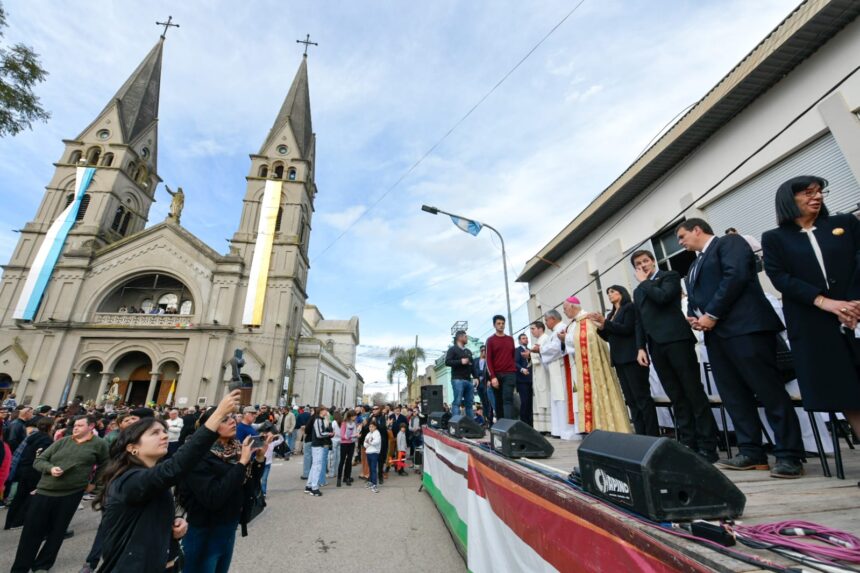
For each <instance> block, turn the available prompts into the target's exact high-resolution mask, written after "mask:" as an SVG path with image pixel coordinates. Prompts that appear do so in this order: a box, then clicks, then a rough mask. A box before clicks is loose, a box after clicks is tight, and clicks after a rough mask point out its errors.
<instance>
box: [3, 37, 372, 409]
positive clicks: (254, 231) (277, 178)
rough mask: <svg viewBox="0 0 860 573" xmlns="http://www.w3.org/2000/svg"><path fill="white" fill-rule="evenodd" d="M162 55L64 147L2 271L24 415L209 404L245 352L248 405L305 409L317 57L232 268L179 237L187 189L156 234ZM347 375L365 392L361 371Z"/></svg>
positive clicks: (284, 116) (7, 331) (235, 239)
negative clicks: (40, 410)
mask: <svg viewBox="0 0 860 573" xmlns="http://www.w3.org/2000/svg"><path fill="white" fill-rule="evenodd" d="M163 50H164V38H163V37H162V38H161V39H160V40H159V41H158V42H157V43H156V45H155V46H154V47H153V48H152V50H151V51H150V52H149V53H148V54H147V55H146V57H145V58H144V59H143V61H142V62H141V63H140V65H139V66H138V67H137V69H135V70H134V72H133V73H132V74H131V76H130V77H129V78H128V80H127V81H126V82H125V83H124V84H123V85H122V86H121V87H120V88H119V91H118V92H117V93H116V95H115V96H114V97H113V98H111V99H110V101H108V103H107V105H106V106H105V107H104V109H103V110H102V111H101V112H99V113H98V115H97V116H96V117H95V119H94V120H93V121H92V123H90V125H88V126H87V127H86V128H85V129H84V130H83V131H82V132H81V133H80V134H78V135H77V136H76V137H74V138H73V139H68V140H64V143H65V150H64V152H63V155H62V156H61V157H60V158H59V159H58V161H57V162H56V163H55V164H54V165H55V166H56V169H55V171H54V176H53V178H52V179H51V181H50V183H49V184H48V186H47V188H46V190H45V193H44V196H43V198H42V202H41V205H40V206H39V209H38V211H37V213H36V214H35V217H34V218H33V220H31V221H30V222H28V223H27V224H26V225H24V227H23V228H22V229H21V231H20V238H19V240H18V244H17V247H16V248H15V250H14V253H13V255H12V258H11V260H10V261H9V263H8V264H7V265H6V266H4V267H3V276H2V282H0V309H2V316H1V317H0V392H2V391H5V392H10V391H14V392H15V393H16V394H17V397H18V401H19V402H23V403H30V404H43V403H46V404H52V405H56V404H61V403H65V402H67V401H69V400H72V399H74V398H75V397H77V396H80V397H82V399H83V400H85V401H86V400H96V401H97V402H99V403H101V402H102V401H104V400H106V399H107V400H110V401H123V402H127V403H132V404H143V403H149V402H155V403H158V404H164V403H168V402H169V403H174V404H176V405H177V406H191V405H194V404H212V403H214V402H216V401H217V400H218V399H219V398H220V396H221V395H223V392H224V390H225V388H226V382H227V381H229V380H230V378H231V368H230V365H229V361H230V359H231V358H232V357H233V355H234V352H235V351H236V350H237V349H238V350H241V351H242V353H243V358H244V360H245V364H244V367H243V368H242V374H241V377H242V381H243V394H244V395H243V402H244V403H257V404H262V403H269V404H275V403H278V401H279V400H281V399H283V397H287V396H291V395H293V394H294V392H293V390H292V388H291V386H292V384H291V383H290V381H291V380H292V379H293V375H294V368H295V364H296V359H297V356H296V353H297V351H298V348H299V340H300V339H301V338H302V337H303V336H304V337H305V338H307V337H308V335H309V333H308V332H307V328H305V330H306V331H305V332H303V331H302V330H303V322H304V321H303V315H304V311H305V301H306V300H307V297H308V294H307V290H306V287H307V278H308V268H309V261H308V241H309V237H310V231H311V217H312V214H313V210H314V197H315V196H316V192H317V188H316V185H315V183H314V164H315V135H314V132H313V129H312V124H311V109H310V94H309V88H308V69H307V56H305V57H304V58H303V59H302V62H301V64H300V65H299V69H298V72H297V73H296V75H295V78H294V80H293V82H292V85H291V87H290V89H289V92H288V93H287V96H286V99H285V100H284V103H283V105H282V106H281V108H280V111H279V112H278V114H277V116H276V117H275V121H274V124H273V125H272V127H271V129H270V131H269V133H268V135H267V136H266V137H265V139H264V141H263V143H262V146H261V147H260V148H259V150H257V152H256V153H252V154H251V155H250V165H249V166H248V172H247V177H246V180H247V185H246V189H245V194H244V198H243V200H242V210H241V218H240V219H239V221H238V225H237V228H236V229H235V232H234V233H233V236H232V239H231V240H230V246H229V251H228V252H227V253H226V254H221V253H219V252H217V251H216V250H215V249H213V248H212V247H210V246H208V245H206V244H205V243H204V242H203V241H201V240H200V239H198V238H197V237H195V236H194V234H192V233H191V232H190V231H189V230H187V229H185V228H184V227H183V226H182V225H181V223H180V220H181V214H182V208H183V206H184V193H183V192H182V190H181V188H179V189H176V190H172V189H170V188H169V187H168V188H167V193H169V194H170V195H171V196H172V197H171V208H170V214H169V215H168V217H167V218H166V219H165V220H164V221H162V222H158V223H156V224H153V225H151V226H147V225H148V223H149V215H150V208H151V207H152V204H153V203H154V202H155V200H156V189H157V188H158V184H159V183H160V182H161V178H160V177H159V172H158V154H159V148H158V109H159V94H160V90H161V64H162V53H163ZM236 198H237V205H236V206H237V207H238V194H237V197H236ZM353 321H354V329H353V330H354V336H352V337H351V340H352V341H354V344H358V319H357V318H353ZM310 334H313V333H310ZM349 368H351V369H352V373H351V375H352V380H353V384H354V383H355V379H356V376H355V369H354V361H353V363H352V364H351V365H349ZM301 398H303V397H301ZM301 398H300V400H301Z"/></svg>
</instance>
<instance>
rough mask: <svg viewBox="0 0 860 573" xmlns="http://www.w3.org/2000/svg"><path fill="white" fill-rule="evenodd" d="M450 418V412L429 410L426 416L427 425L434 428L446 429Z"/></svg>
mask: <svg viewBox="0 0 860 573" xmlns="http://www.w3.org/2000/svg"><path fill="white" fill-rule="evenodd" d="M450 419H451V412H431V413H430V417H429V418H427V425H428V426H430V427H431V428H433V429H434V430H447V429H448V421H449V420H450Z"/></svg>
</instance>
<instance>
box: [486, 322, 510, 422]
mask: <svg viewBox="0 0 860 573" xmlns="http://www.w3.org/2000/svg"><path fill="white" fill-rule="evenodd" d="M493 327H494V328H495V329H496V332H495V333H494V334H493V335H492V336H491V337H489V338H488V339H487V372H488V374H489V376H490V386H492V387H493V394H495V397H496V418H497V419H498V418H502V417H504V418H508V419H514V418H516V412H514V389H515V388H516V387H517V365H516V363H515V362H514V339H513V338H512V337H510V336H508V335H507V334H505V317H504V316H502V315H500V314H497V315H496V316H494V317H493ZM502 414H504V416H502Z"/></svg>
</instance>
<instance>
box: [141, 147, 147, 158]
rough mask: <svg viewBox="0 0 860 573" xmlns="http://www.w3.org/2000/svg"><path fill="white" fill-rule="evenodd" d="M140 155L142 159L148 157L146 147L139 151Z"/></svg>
mask: <svg viewBox="0 0 860 573" xmlns="http://www.w3.org/2000/svg"><path fill="white" fill-rule="evenodd" d="M140 155H141V156H142V157H149V148H148V147H144V148H143V149H141V150H140Z"/></svg>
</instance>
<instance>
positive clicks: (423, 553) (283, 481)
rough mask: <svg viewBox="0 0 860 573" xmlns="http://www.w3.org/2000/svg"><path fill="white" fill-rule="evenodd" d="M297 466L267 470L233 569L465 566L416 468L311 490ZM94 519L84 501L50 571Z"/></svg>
mask: <svg viewBox="0 0 860 573" xmlns="http://www.w3.org/2000/svg"><path fill="white" fill-rule="evenodd" d="M301 466H302V459H301V456H298V457H294V458H293V460H291V461H289V462H281V461H276V462H275V464H274V465H273V467H272V470H271V473H270V475H269V496H268V501H269V505H268V507H267V508H266V511H265V512H264V513H263V514H262V515H260V516H259V517H258V518H257V519H255V520H254V522H253V523H251V525H250V526H249V531H248V534H249V535H248V537H246V538H244V539H243V538H241V537H238V536H237V538H236V549H235V553H234V555H233V566H232V567H231V571H237V572H240V573H245V572H249V573H251V572H253V573H266V572H269V571H271V572H275V571H284V570H285V568H289V570H292V571H311V570H313V569H314V568H317V567H320V566H325V567H331V566H338V567H340V566H342V567H346V568H351V567H361V568H365V567H367V566H368V564H369V563H377V564H378V566H379V568H383V569H385V568H389V567H391V568H394V569H397V570H406V571H410V572H425V571H426V572H428V573H430V572H437V571H445V572H453V573H458V572H464V573H465V571H466V566H465V563H464V562H463V560H462V559H461V558H460V554H459V553H457V550H456V549H455V547H454V542H453V541H452V540H451V537H450V535H449V534H448V530H447V529H446V528H445V524H444V523H443V522H442V518H441V517H440V515H439V512H438V511H436V508H435V506H434V505H433V502H432V501H431V499H430V496H429V495H427V493H426V492H421V493H419V492H418V488H419V486H420V485H421V481H420V478H419V476H417V475H416V474H414V473H413V472H411V471H410V473H409V476H398V475H393V474H392V475H391V477H390V478H389V479H387V480H386V481H385V483H384V485H383V486H382V487H381V488H380V491H379V493H377V494H374V493H371V492H370V491H369V490H367V489H366V488H365V487H364V484H365V482H364V481H362V480H359V479H358V478H357V475H358V473H359V472H354V473H353V477H355V478H356V479H355V484H353V486H352V487H346V486H344V487H340V488H337V487H335V485H334V483H335V480H333V479H331V480H329V485H328V486H326V487H324V488H322V492H323V496H322V497H319V498H315V497H311V496H309V495H307V494H305V493H304V487H305V482H304V481H303V480H301V479H299V478H300V477H301V469H302V468H301ZM356 469H358V470H360V469H361V467H360V466H356V467H354V468H353V470H356ZM5 518H6V515H5V510H2V511H0V520H5ZM98 520H99V516H98V515H97V514H96V513H94V512H93V511H92V510H90V509H89V504H85V509H83V510H80V511H78V513H77V514H76V515H75V517H74V519H73V520H72V526H71V527H72V529H74V531H75V536H74V537H73V538H71V539H68V540H66V542H65V543H64V544H63V548H62V549H61V550H60V556H59V558H58V559H57V563H56V564H55V565H54V568H53V569H52V571H53V572H54V573H77V571H78V569H80V567H81V565H83V562H84V558H85V557H86V555H87V553H88V552H89V549H90V545H91V544H92V540H93V537H94V536H95V532H96V528H97V527H98ZM0 523H2V521H0ZM20 533H21V531H20V530H17V531H2V530H0V572H4V571H8V570H9V569H10V567H11V566H12V561H13V560H14V558H15V550H16V548H17V544H18V538H19V536H20ZM237 535H238V534H237Z"/></svg>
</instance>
